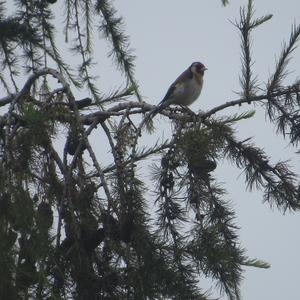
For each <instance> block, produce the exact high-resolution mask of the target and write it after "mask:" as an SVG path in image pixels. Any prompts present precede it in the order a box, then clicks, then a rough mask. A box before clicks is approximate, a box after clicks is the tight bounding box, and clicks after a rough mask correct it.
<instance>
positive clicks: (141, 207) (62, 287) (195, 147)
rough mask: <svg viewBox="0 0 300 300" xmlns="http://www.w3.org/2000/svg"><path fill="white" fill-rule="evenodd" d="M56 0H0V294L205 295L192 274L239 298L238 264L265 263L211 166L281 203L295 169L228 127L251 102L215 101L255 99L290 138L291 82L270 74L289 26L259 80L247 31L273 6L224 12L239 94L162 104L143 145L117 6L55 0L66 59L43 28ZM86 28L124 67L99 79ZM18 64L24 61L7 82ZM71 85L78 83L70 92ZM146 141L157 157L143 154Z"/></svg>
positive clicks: (293, 135) (288, 196)
mask: <svg viewBox="0 0 300 300" xmlns="http://www.w3.org/2000/svg"><path fill="white" fill-rule="evenodd" d="M55 2H56V1H55V0H48V1H40V0H37V1H31V0H16V1H15V4H16V7H15V12H14V15H13V16H12V17H8V16H6V11H5V7H6V3H5V2H0V64H1V67H2V70H3V72H2V73H1V74H0V81H1V84H2V85H3V87H4V90H5V91H6V92H7V95H6V97H4V98H1V99H0V106H1V107H4V111H5V112H4V114H3V116H1V118H0V150H1V151H0V160H1V164H0V267H1V270H5V272H2V273H1V274H0V298H1V299H13V300H14V299H67V298H68V299H200V300H206V299H210V297H209V295H208V294H207V293H206V292H204V291H202V290H201V288H200V285H199V281H200V280H199V279H200V278H201V276H205V277H207V278H210V279H213V280H214V282H215V283H216V284H217V286H218V287H220V289H221V291H222V292H225V293H226V295H227V296H228V297H229V299H232V300H234V299H240V298H241V295H240V294H241V292H240V283H241V279H242V275H243V270H244V267H256V268H268V267H269V264H268V263H266V262H263V261H261V260H259V259H253V258H249V257H248V256H247V255H246V250H245V249H244V248H243V247H242V245H241V244H240V241H239V228H238V226H237V224H236V219H235V211H234V208H233V205H232V203H231V201H230V200H229V199H228V198H229V197H228V196H227V193H226V190H225V188H224V187H223V186H222V185H221V184H220V183H219V182H218V180H217V174H218V167H219V166H220V165H221V164H222V163H223V161H224V160H227V161H229V162H231V163H232V164H233V166H235V167H237V168H238V169H241V170H242V173H243V175H244V178H245V185H246V187H247V188H248V189H249V190H253V189H259V190H262V192H263V200H264V201H266V202H268V203H269V205H270V206H271V207H276V208H278V209H279V210H281V211H283V212H285V211H287V210H292V211H295V212H297V211H298V210H299V183H298V181H297V180H298V178H297V175H296V174H295V172H293V171H292V170H291V168H290V166H289V164H288V163H287V162H282V161H279V162H275V163H273V162H272V158H271V157H270V156H269V155H268V154H267V153H265V151H264V150H262V149H260V148H259V147H257V146H256V145H255V144H254V143H253V141H252V139H251V138H249V137H245V138H244V139H243V140H240V139H239V138H238V137H237V133H236V131H237V130H236V128H238V126H239V124H240V122H243V121H244V120H248V121H249V122H250V121H252V120H251V118H252V117H253V116H254V114H255V111H254V110H247V111H244V112H241V113H232V114H231V115H226V114H224V115H223V116H222V115H221V114H220V115H219V116H218V117H216V116H215V113H216V112H221V111H222V110H224V109H226V108H227V107H230V106H234V105H242V104H244V103H245V102H248V103H249V104H252V103H254V102H255V101H260V102H263V103H264V106H263V107H264V108H265V109H266V113H267V115H268V116H269V119H270V121H271V122H272V123H274V124H275V126H276V129H277V132H278V134H282V135H283V136H284V137H285V138H289V139H290V141H291V143H292V144H293V145H297V144H298V142H299V137H300V134H299V132H300V129H299V128H300V126H299V124H300V123H299V117H298V115H299V105H298V104H299V94H300V88H299V86H300V85H299V81H296V82H294V83H293V84H291V85H290V86H284V84H283V79H284V77H285V74H286V72H287V67H288V62H289V59H290V58H291V54H292V53H293V51H294V50H295V47H296V42H297V41H298V39H299V33H300V30H299V26H294V27H293V29H292V33H291V37H290V40H289V42H288V43H286V44H284V46H283V51H282V53H281V55H280V57H279V59H278V61H277V63H276V67H275V70H274V72H273V73H272V74H271V76H270V79H269V80H268V83H267V85H266V84H264V85H263V84H261V82H260V81H259V77H258V76H255V75H254V74H253V71H252V67H253V61H254V60H253V58H252V55H253V53H252V50H251V47H250V46H251V42H252V35H251V34H252V33H253V32H254V30H255V29H256V28H258V27H259V26H260V25H262V24H264V23H265V22H266V21H268V20H269V19H270V18H271V17H272V16H271V15H266V16H263V17H259V18H255V17H254V6H253V1H251V0H249V1H248V5H247V6H246V7H245V8H241V10H240V20H239V21H236V22H235V25H236V26H237V28H238V29H239V32H240V35H241V51H242V60H241V63H242V68H241V69H242V74H241V76H240V83H241V89H242V91H241V93H240V95H241V97H242V98H241V99H239V100H235V101H229V102H226V103H224V104H222V105H220V106H218V107H215V108H213V109H212V110H210V111H209V112H206V113H205V112H204V113H203V112H202V113H199V114H192V113H191V112H189V111H188V110H187V109H185V108H178V107H176V108H173V107H164V108H163V115H164V116H167V117H169V118H170V119H172V120H173V124H172V125H173V127H172V137H171V138H170V140H166V141H163V142H162V141H158V142H157V143H155V145H154V146H145V145H144V141H145V140H144V139H142V138H144V132H143V130H142V129H143V128H144V126H143V125H145V123H147V119H145V118H143V116H144V114H145V113H146V112H148V111H150V113H151V111H152V112H153V106H152V105H150V104H147V103H143V101H142V98H141V95H140V92H139V89H138V84H137V80H136V78H135V76H134V66H135V65H134V55H133V53H132V51H131V50H130V45H129V37H128V36H127V35H126V34H125V31H124V29H123V28H124V21H123V19H122V18H120V17H119V16H118V13H117V11H116V10H115V8H114V7H113V4H112V3H111V2H109V1H100V0H95V1H92V0H88V1H80V0H74V1H73V0H72V1H71V0H65V1H60V2H63V3H64V4H65V16H66V18H65V21H64V24H63V25H64V29H65V30H64V35H65V41H66V43H68V45H69V46H70V48H71V50H70V51H71V52H68V54H70V53H71V54H72V55H75V56H76V58H78V63H77V65H76V66H74V68H71V67H70V66H68V65H67V63H66V61H65V53H64V55H62V54H63V52H61V48H60V47H61V45H60V44H58V43H57V42H56V32H57V31H56V27H57V24H56V19H55V18H54V14H53V4H55ZM222 3H223V5H224V6H225V5H227V4H228V3H229V1H222ZM96 22H97V26H95V25H96ZM95 33H96V34H95ZM99 33H100V35H101V36H102V37H103V38H104V39H106V40H107V41H108V43H109V44H110V49H111V50H110V52H109V54H108V56H109V57H112V58H113V62H114V63H115V65H116V66H117V68H118V69H119V70H120V71H121V73H122V74H123V75H124V78H125V82H124V83H122V84H121V85H120V84H118V85H116V86H119V88H113V89H112V91H111V92H108V93H107V92H106V93H105V92H104V91H100V87H99V86H100V85H98V82H97V81H96V79H97V78H96V77H94V76H93V75H92V70H93V68H94V67H95V63H96V61H95V50H96V49H94V44H93V41H94V39H95V38H96V36H97V37H98V36H99ZM50 65H54V66H55V68H56V69H57V71H56V70H54V69H51V68H49V66H50ZM23 71H25V72H27V73H30V74H28V75H29V77H28V79H27V80H25V83H24V84H23V86H19V82H20V80H19V79H20V78H19V77H20V76H21V74H22V72H23ZM23 81H24V80H22V82H23ZM74 89H81V92H84V93H89V94H90V97H89V96H88V95H87V96H85V97H84V98H83V99H81V100H77V99H76V98H75V96H74V95H73V90H74ZM258 91H261V92H262V94H259V95H258ZM104 95H106V96H104ZM132 95H135V96H136V98H137V100H138V101H133V99H132V97H128V96H132ZM128 99H130V100H131V101H128ZM107 105H110V107H109V108H108V109H106V106H107ZM5 109H6V110H5ZM161 112H162V111H161ZM161 112H158V113H161ZM137 116H140V117H142V120H140V118H139V117H137ZM146 116H147V115H146ZM146 118H147V117H146ZM150 119H151V118H148V121H149V120H150ZM91 136H92V138H91ZM91 139H93V140H95V141H96V142H97V145H99V146H100V148H99V149H100V150H98V148H97V151H95V149H94V146H93V144H91V142H90V141H91ZM141 144H142V145H141ZM62 145H63V147H62ZM154 155H156V157H159V160H150V159H152V156H154ZM107 156H108V158H107ZM108 160H109V164H108V165H107V166H105V163H106V162H107V161H108ZM142 160H143V164H141V163H140V161H142ZM150 161H151V162H152V163H153V164H152V178H151V184H150V183H149V184H148V183H147V185H146V182H145V178H148V176H147V175H148V174H146V171H145V170H147V169H146V168H145V164H148V163H149V162H150ZM200 284H201V281H200Z"/></svg>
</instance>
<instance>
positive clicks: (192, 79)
mask: <svg viewBox="0 0 300 300" xmlns="http://www.w3.org/2000/svg"><path fill="white" fill-rule="evenodd" d="M206 70H207V68H206V67H205V66H204V65H203V64H202V63H200V62H193V63H192V64H191V65H190V66H189V67H188V68H187V69H186V70H185V71H184V72H183V73H181V75H179V77H178V78H177V79H176V80H175V81H174V82H173V83H172V84H171V86H170V87H169V89H168V91H167V93H166V95H165V97H164V98H163V100H162V101H161V102H160V103H159V106H164V103H166V102H168V103H170V104H178V105H183V106H189V105H191V104H192V103H193V102H194V101H195V100H196V99H197V98H198V97H199V96H200V93H201V90H202V86H203V76H204V72H205V71H206Z"/></svg>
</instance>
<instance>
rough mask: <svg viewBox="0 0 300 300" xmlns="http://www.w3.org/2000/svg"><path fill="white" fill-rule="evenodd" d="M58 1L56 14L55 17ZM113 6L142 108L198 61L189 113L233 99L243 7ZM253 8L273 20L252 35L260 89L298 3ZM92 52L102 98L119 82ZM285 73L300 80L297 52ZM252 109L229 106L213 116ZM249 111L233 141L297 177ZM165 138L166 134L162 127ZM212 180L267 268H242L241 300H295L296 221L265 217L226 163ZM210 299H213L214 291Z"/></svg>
mask: <svg viewBox="0 0 300 300" xmlns="http://www.w3.org/2000/svg"><path fill="white" fill-rule="evenodd" d="M59 2H60V1H59V0H58V3H57V4H56V7H57V14H58V15H59V14H60V15H61V16H62V9H61V3H59ZM114 3H115V7H116V9H117V10H118V11H119V13H120V14H121V15H122V16H123V17H124V20H125V30H126V33H127V34H128V35H129V36H130V40H131V46H132V48H134V49H135V50H134V53H135V55H136V56H137V59H136V77H137V79H138V81H139V84H140V89H141V92H142V94H143V96H144V97H145V100H146V101H148V102H150V103H153V104H155V103H158V102H159V101H160V100H161V99H162V97H163V96H164V94H165V92H166V90H167V88H168V86H169V85H170V83H171V82H172V81H173V80H174V79H175V78H176V77H177V76H178V75H179V74H180V73H181V72H182V71H183V70H184V69H185V68H187V67H188V66H189V65H190V64H191V63H192V62H193V61H201V62H202V63H204V64H205V65H206V66H207V68H208V71H207V72H206V75H205V83H204V88H203V91H202V95H201V97H200V99H199V101H197V102H196V103H194V104H193V105H192V106H191V109H192V110H194V111H198V110H199V109H201V110H207V109H210V108H213V107H214V106H217V105H220V104H222V103H223V102H225V101H228V100H234V99H237V98H238V97H237V95H236V94H235V93H234V91H239V90H240V87H239V72H240V48H239V45H240V40H239V35H238V32H237V30H236V29H235V28H234V27H233V25H232V24H231V23H230V22H229V20H234V19H238V17H239V7H240V6H241V5H243V4H246V3H247V1H245V0H244V1H241V0H235V1H234V0H232V1H230V4H229V5H228V6H227V7H226V8H224V7H222V5H221V1H220V0H189V1H179V0H151V1H145V0H144V1H143V0H127V1H126V0H116V1H114ZM254 5H255V9H256V16H257V17H260V16H262V15H265V14H269V13H271V14H273V15H274V16H273V18H272V20H271V21H269V22H268V23H266V24H265V25H263V26H261V27H259V28H258V29H257V30H256V31H255V32H254V34H253V59H254V60H255V65H254V70H255V73H256V74H257V76H258V78H259V80H260V81H261V82H267V79H268V77H269V74H270V73H271V72H272V71H273V70H274V67H275V64H274V62H275V58H276V55H277V56H278V55H279V53H280V50H281V46H282V42H283V41H284V40H286V41H287V40H288V39H289V35H290V30H291V26H292V24H293V23H294V22H298V23H299V22H300V1H299V0H286V1H282V0H273V1H267V0H256V1H254ZM58 33H59V31H58ZM95 39H96V37H95ZM96 45H99V46H97V47H99V49H97V52H96V53H95V54H96V58H97V59H96V60H97V61H98V62H99V69H98V70H99V74H98V75H100V79H99V88H100V90H103V91H105V90H106V91H109V90H110V89H111V88H112V87H117V86H120V76H119V75H118V74H117V72H116V70H115V68H114V67H113V64H112V63H111V62H110V61H109V60H106V59H104V56H103V54H105V53H106V52H107V48H106V47H104V46H103V41H102V42H99V43H98V42H97V43H96ZM62 47H64V46H63V43H62ZM66 47H67V46H66ZM70 59H72V58H70ZM97 68H98V67H97ZM289 70H290V71H293V72H292V73H291V74H290V75H289V77H288V78H287V80H286V82H289V79H291V81H290V83H292V82H293V81H294V79H295V78H296V75H297V74H300V49H297V50H296V51H295V52H294V59H293V60H292V61H291V63H290V66H289ZM84 96H87V95H84ZM251 108H252V107H250V106H242V107H240V108H238V107H234V108H233V109H227V110H226V111H222V112H221V113H220V115H224V114H225V115H226V114H230V113H232V112H242V111H246V110H249V109H251ZM255 109H256V115H255V117H254V118H253V119H251V120H249V121H244V122H242V124H240V125H239V126H238V127H237V132H238V136H239V137H240V138H241V139H245V138H247V137H250V136H253V137H254V140H255V142H256V143H257V145H258V146H260V147H262V148H264V149H265V151H266V152H267V153H269V154H270V155H272V157H273V158H274V159H273V160H272V161H273V162H276V161H277V160H287V159H290V158H291V159H293V165H294V166H295V170H296V171H299V165H300V164H299V155H298V156H297V155H295V154H294V152H295V150H296V149H291V148H289V147H288V146H287V145H288V142H287V141H284V140H283V139H282V138H278V137H276V135H275V130H274V128H273V126H272V125H270V124H266V122H265V118H264V113H263V112H261V111H260V110H259V107H258V106H256V107H255ZM162 130H164V129H163V128H162ZM165 132H166V134H167V132H168V127H167V126H166V129H165ZM94 143H95V144H97V141H96V140H95V141H94ZM214 175H215V176H216V178H218V181H220V182H223V184H224V187H225V188H226V189H227V190H228V199H232V202H233V203H234V207H235V208H236V213H237V222H236V223H237V225H238V226H239V227H240V228H241V229H240V231H239V232H240V238H241V243H242V245H243V246H244V247H245V248H246V249H247V250H248V252H247V253H248V255H249V256H250V257H254V258H259V259H262V260H265V261H267V262H269V263H270V264H271V266H272V267H271V269H268V270H262V269H253V268H252V269H246V272H245V279H244V281H243V284H242V295H243V299H245V300H252V299H256V300H262V299H272V300H282V299H299V275H298V273H299V269H300V257H299V248H300V236H299V231H298V230H299V228H300V214H298V215H296V214H289V213H287V214H286V215H284V216H283V215H282V214H281V213H279V212H278V211H277V210H276V209H273V210H271V209H270V207H269V205H268V204H267V203H262V195H261V193H260V192H251V193H250V192H247V191H246V190H245V185H244V178H243V175H242V174H241V171H240V170H236V169H235V168H233V167H231V166H230V165H228V164H227V163H225V162H224V163H222V162H220V165H219V167H218V169H217V170H216V171H215V173H214ZM205 286H206V287H207V286H208V285H207V282H206V283H205ZM214 295H215V296H218V292H217V291H216V293H214ZM222 299H226V297H225V296H224V297H223V298H222Z"/></svg>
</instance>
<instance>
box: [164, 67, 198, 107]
mask: <svg viewBox="0 0 300 300" xmlns="http://www.w3.org/2000/svg"><path fill="white" fill-rule="evenodd" d="M192 78H193V73H192V72H191V70H190V69H189V68H188V69H187V70H185V71H184V72H182V73H181V74H180V75H179V76H178V77H177V78H176V80H175V81H174V82H173V83H172V84H171V86H170V87H169V89H168V91H167V93H166V95H165V97H164V98H163V99H162V101H161V102H160V103H159V104H161V103H163V102H165V101H167V100H168V99H170V98H171V97H172V94H173V93H174V92H175V90H177V91H180V90H181V89H182V88H183V87H184V82H185V81H186V80H187V79H192Z"/></svg>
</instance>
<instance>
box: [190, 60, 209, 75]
mask: <svg viewBox="0 0 300 300" xmlns="http://www.w3.org/2000/svg"><path fill="white" fill-rule="evenodd" d="M190 70H191V72H192V73H193V74H194V75H196V76H203V75H204V72H205V71H206V70H207V68H206V67H205V66H204V65H203V64H202V63H201V62H193V63H192V64H191V66H190Z"/></svg>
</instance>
